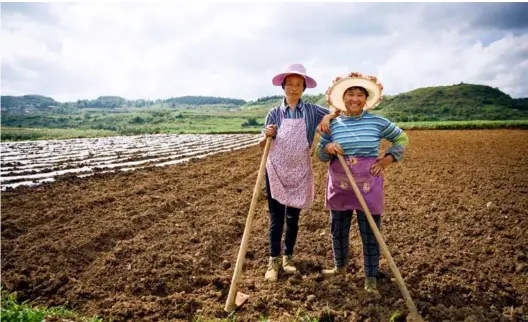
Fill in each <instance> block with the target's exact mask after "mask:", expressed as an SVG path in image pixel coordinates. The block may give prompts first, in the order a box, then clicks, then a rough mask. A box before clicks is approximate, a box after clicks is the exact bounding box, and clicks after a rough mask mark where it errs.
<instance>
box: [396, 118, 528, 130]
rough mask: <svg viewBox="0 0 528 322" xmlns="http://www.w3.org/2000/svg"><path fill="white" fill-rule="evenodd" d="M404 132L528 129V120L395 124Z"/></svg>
mask: <svg viewBox="0 0 528 322" xmlns="http://www.w3.org/2000/svg"><path fill="white" fill-rule="evenodd" d="M395 123H396V124H397V125H398V126H399V127H401V128H402V129H404V130H470V129H471V130H476V129H528V120H511V121H439V122H395Z"/></svg>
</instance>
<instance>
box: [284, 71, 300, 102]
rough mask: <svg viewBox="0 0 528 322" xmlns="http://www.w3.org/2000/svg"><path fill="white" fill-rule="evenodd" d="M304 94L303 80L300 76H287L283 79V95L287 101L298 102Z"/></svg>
mask: <svg viewBox="0 0 528 322" xmlns="http://www.w3.org/2000/svg"><path fill="white" fill-rule="evenodd" d="M303 92H304V78H303V77H302V76H300V75H295V74H292V75H288V76H286V78H285V79H284V94H285V95H286V97H287V98H288V99H293V100H298V99H299V98H300V97H301V95H302V93H303Z"/></svg>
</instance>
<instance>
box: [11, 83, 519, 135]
mask: <svg viewBox="0 0 528 322" xmlns="http://www.w3.org/2000/svg"><path fill="white" fill-rule="evenodd" d="M281 98H282V96H281V95H275V96H265V97H260V98H258V99H257V100H255V101H249V102H246V101H245V100H242V99H233V98H221V97H211V96H182V97H174V98H169V99H157V100H155V101H152V100H126V99H125V98H122V97H118V96H101V97H99V98H97V99H95V100H78V101H77V102H66V103H60V102H57V101H55V100H54V99H52V98H50V97H45V96H40V95H25V96H2V101H1V102H2V105H1V106H2V111H3V112H13V114H17V115H24V114H28V113H31V112H35V111H38V112H44V113H46V112H50V111H51V112H52V113H54V114H75V113H77V114H78V113H79V111H81V110H83V109H85V108H97V109H100V110H101V111H102V112H104V111H110V110H115V111H125V110H126V109H125V108H127V107H134V108H139V109H143V108H145V109H146V108H172V109H173V110H179V109H180V108H185V107H189V106H190V107H191V108H193V109H196V110H197V111H200V110H203V113H210V112H211V111H218V113H223V112H222V110H225V109H226V108H229V107H237V108H239V110H240V111H245V112H247V113H250V114H251V113H253V114H254V116H256V117H260V116H261V115H265V114H266V113H267V111H268V110H269V109H270V108H272V107H274V106H277V105H278V104H280V100H281ZM303 99H304V100H305V101H306V102H310V103H315V104H319V105H322V106H327V104H326V97H325V95H323V94H318V95H304V96H303ZM204 108H206V110H204ZM75 111H77V112H75ZM215 113H216V112H215ZM374 113H376V114H380V115H382V116H385V117H387V118H389V119H390V120H391V121H394V122H408V121H413V122H414V121H463V120H522V119H528V98H518V99H512V98H511V97H510V96H509V95H507V94H505V93H503V92H502V91H500V90H499V89H497V88H493V87H490V86H485V85H473V84H464V83H460V84H458V85H451V86H437V87H425V88H418V89H415V90H412V91H409V92H405V93H401V94H398V95H391V96H386V97H385V99H384V100H383V102H382V103H381V104H380V105H379V106H378V107H377V108H376V109H375V110H374ZM32 114H34V113H32ZM2 124H3V125H5V122H2Z"/></svg>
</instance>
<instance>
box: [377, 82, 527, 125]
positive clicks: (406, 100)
mask: <svg viewBox="0 0 528 322" xmlns="http://www.w3.org/2000/svg"><path fill="white" fill-rule="evenodd" d="M375 111H376V113H378V114H381V115H383V116H385V117H387V118H389V119H390V120H392V121H403V122H408V121H411V122H418V121H466V120H519V119H526V118H528V100H527V99H526V98H524V99H512V98H511V97H510V96H509V95H507V94H505V93H503V92H501V91H500V90H499V89H496V88H492V87H489V86H484V85H471V84H463V83H461V84H458V85H453V86H438V87H426V88H419V89H416V90H413V91H410V92H406V93H402V94H399V95H395V96H391V97H388V98H385V99H384V100H383V102H382V103H381V104H380V105H379V106H378V107H377V108H376V110H375Z"/></svg>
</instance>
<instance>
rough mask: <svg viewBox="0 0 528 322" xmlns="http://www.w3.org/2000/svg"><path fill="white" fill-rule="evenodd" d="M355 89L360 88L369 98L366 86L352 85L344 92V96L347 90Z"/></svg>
mask: <svg viewBox="0 0 528 322" xmlns="http://www.w3.org/2000/svg"><path fill="white" fill-rule="evenodd" d="M353 89H359V90H360V91H362V92H363V93H364V94H365V97H366V98H368V96H369V94H368V92H367V90H366V89H365V88H364V87H361V86H351V87H349V88H347V89H346V90H345V91H344V92H343V98H344V97H345V94H346V92H348V91H351V90H353Z"/></svg>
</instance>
